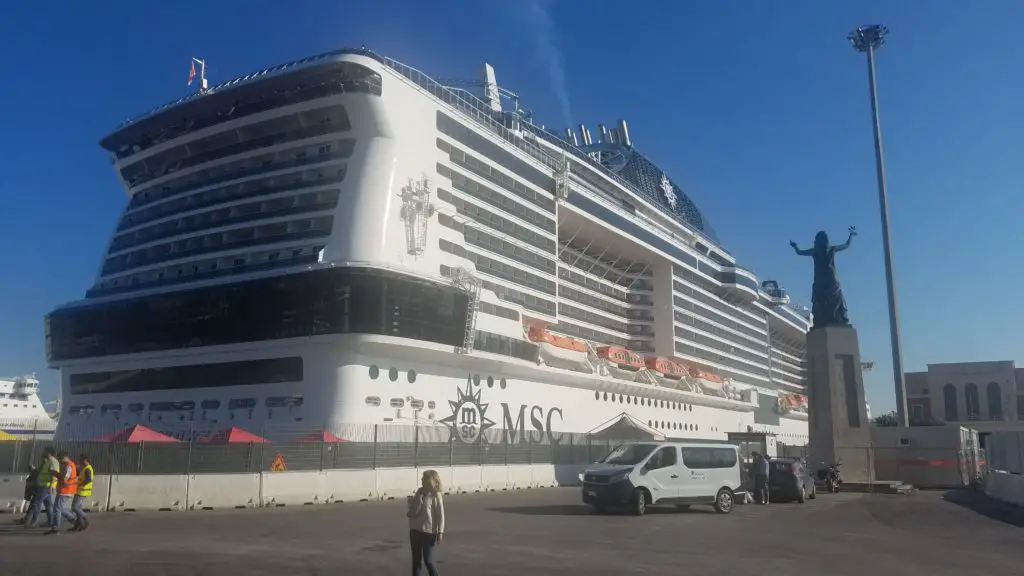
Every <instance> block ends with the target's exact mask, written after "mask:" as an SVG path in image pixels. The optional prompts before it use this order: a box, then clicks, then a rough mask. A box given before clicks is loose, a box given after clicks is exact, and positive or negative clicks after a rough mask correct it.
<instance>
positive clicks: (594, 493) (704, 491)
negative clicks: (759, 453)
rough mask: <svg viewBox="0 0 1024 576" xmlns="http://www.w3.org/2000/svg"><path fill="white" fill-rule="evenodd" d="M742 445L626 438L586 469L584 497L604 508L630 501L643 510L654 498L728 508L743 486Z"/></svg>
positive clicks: (632, 506)
mask: <svg viewBox="0 0 1024 576" xmlns="http://www.w3.org/2000/svg"><path fill="white" fill-rule="evenodd" d="M736 450H737V448H736V446H733V445H731V444H710V443H707V444H705V443H689V442H631V443H627V444H622V445H621V446H619V447H617V448H616V449H615V450H612V451H611V453H609V454H608V455H607V456H606V457H605V458H604V459H602V460H601V461H600V462H597V463H595V464H592V465H591V466H590V467H588V468H587V470H586V471H585V472H584V473H583V474H582V478H581V480H582V481H583V483H582V484H583V502H585V503H586V504H589V505H591V506H593V507H594V508H595V509H596V510H597V511H598V512H603V511H604V510H606V509H609V508H617V507H628V508H629V509H630V510H631V511H632V512H633V514H635V515H637V516H642V515H643V514H644V512H646V510H647V506H648V505H651V504H670V505H675V506H678V507H680V508H687V507H689V506H690V505H693V504H707V505H710V506H713V507H714V509H715V511H717V512H718V513H720V514H728V513H729V512H732V509H733V505H734V504H735V491H737V490H739V488H740V465H739V457H738V455H737V452H736Z"/></svg>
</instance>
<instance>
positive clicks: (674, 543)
mask: <svg viewBox="0 0 1024 576" xmlns="http://www.w3.org/2000/svg"><path fill="white" fill-rule="evenodd" d="M445 502H446V510H447V516H448V529H447V532H446V534H445V541H444V543H443V545H442V546H441V548H440V550H439V558H440V564H439V568H440V572H441V574H443V575H447V576H460V575H465V576H469V575H472V576H481V575H491V574H493V575H512V574H514V575H529V576H547V575H553V574H558V575H560V576H566V575H567V574H585V575H587V576H604V575H612V574H615V575H617V576H618V575H622V574H646V575H658V574H666V575H667V574H672V575H678V574H680V573H685V574H694V575H701V576H715V575H719V574H722V575H725V574H728V575H729V576H744V575H756V576H766V575H772V574H785V575H787V576H794V575H804V574H806V575H814V576H822V575H825V576H843V575H857V576H862V575H864V574H899V575H900V576H916V575H921V576H925V575H927V576H944V575H956V576H964V575H969V574H995V575H1001V574H1006V575H1009V574H1014V573H1018V574H1019V573H1020V570H1021V566H1024V547H1022V546H1021V545H1020V542H1021V537H1022V536H1024V531H1022V528H1021V527H1020V526H1021V525H1024V521H1022V515H1021V514H1019V513H1015V512H1011V511H1007V510H1006V509H1004V508H1002V507H1000V506H995V505H993V504H991V503H989V502H987V501H986V500H985V498H984V496H982V495H978V494H974V493H943V492H921V493H918V494H914V495H911V496H883V495H871V494H819V497H818V499H817V500H813V501H808V502H806V503H805V504H795V503H794V504H781V503H780V504H771V505H768V506H758V505H753V504H749V505H745V506H737V507H736V510H735V511H734V512H733V513H732V514H729V515H719V514H715V513H714V512H712V511H711V510H710V509H704V508H701V507H694V508H693V509H691V510H689V511H679V510H676V509H674V508H666V509H658V508H651V509H650V510H649V512H648V514H647V515H646V516H644V517H641V518H636V517H632V516H628V515H624V514H623V515H597V514H595V513H594V512H592V511H591V510H590V509H589V508H588V507H585V506H583V505H581V504H580V503H579V489H578V488H575V489H573V488H551V489H539V490H523V491H516V492H498V493H487V494H466V495H452V496H449V497H448V498H446V500H445ZM92 517H93V523H92V527H91V528H90V529H89V530H88V531H87V532H84V533H81V534H72V533H62V534H59V535H56V536H45V535H43V530H42V529H38V530H35V531H26V530H24V529H23V528H20V527H17V526H15V525H14V524H13V522H12V520H13V519H12V518H11V517H10V516H0V522H2V524H0V565H3V566H5V567H6V568H5V570H4V573H5V574H17V575H19V576H33V575H36V574H39V575H43V574H45V575H46V576H59V575H64V574H67V575H72V574H74V575H75V576H82V575H83V574H103V575H104V576H119V575H128V574H132V575H137V574H146V575H147V576H162V575H186V574H187V575H196V574H204V575H205V574H210V575H216V576H225V575H228V576H231V575H232V574H243V573H244V574H245V575H246V576H258V575H263V574H274V575H276V576H299V575H305V574H332V575H333V574H345V575H353V576H358V575H364V574H365V575H367V576H370V575H374V576H376V575H384V574H408V573H409V572H410V566H409V551H408V531H407V525H406V519H405V503H404V502H402V501H389V502H364V503H346V504H326V505H319V506H304V507H289V508H272V509H256V510H228V511H205V512H187V513H182V512H154V513H131V512H111V513H104V514H94V515H93V516H92Z"/></svg>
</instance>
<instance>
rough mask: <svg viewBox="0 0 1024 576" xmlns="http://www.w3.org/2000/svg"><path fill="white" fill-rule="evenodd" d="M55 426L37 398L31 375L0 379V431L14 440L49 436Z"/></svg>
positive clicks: (36, 387)
mask: <svg viewBox="0 0 1024 576" xmlns="http://www.w3.org/2000/svg"><path fill="white" fill-rule="evenodd" d="M56 427H57V422H56V420H55V419H54V418H53V417H51V416H50V414H48V413H47V412H46V407H45V406H44V405H43V402H42V400H40V399H39V380H38V379H36V376H35V374H27V375H24V376H9V377H5V376H0V432H3V433H4V434H9V435H12V436H15V437H17V438H32V437H36V438H43V437H47V436H51V435H53V431H54V429H55V428H56ZM0 436H3V434H0Z"/></svg>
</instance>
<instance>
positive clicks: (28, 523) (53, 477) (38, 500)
mask: <svg viewBox="0 0 1024 576" xmlns="http://www.w3.org/2000/svg"><path fill="white" fill-rule="evenodd" d="M59 476H60V463H59V462H58V461H57V457H56V451H55V450H54V449H53V448H52V447H47V448H46V449H45V450H43V457H42V459H41V460H40V461H39V476H38V477H37V479H36V485H37V486H38V488H37V489H36V497H35V498H34V499H33V500H32V505H31V506H29V508H28V514H26V516H25V528H35V527H36V524H37V523H39V510H40V508H42V507H43V506H44V505H45V506H46V515H47V516H48V517H49V520H50V522H49V524H50V525H51V526H52V525H53V517H54V516H55V515H56V510H54V498H55V497H56V496H57V480H58V477H59Z"/></svg>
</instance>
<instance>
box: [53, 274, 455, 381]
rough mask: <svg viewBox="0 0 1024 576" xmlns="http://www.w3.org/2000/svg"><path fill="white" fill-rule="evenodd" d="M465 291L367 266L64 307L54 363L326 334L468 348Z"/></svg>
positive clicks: (56, 318)
mask: <svg viewBox="0 0 1024 576" xmlns="http://www.w3.org/2000/svg"><path fill="white" fill-rule="evenodd" d="M467 300H468V297H467V295H466V294H465V293H464V292H462V291H460V290H458V289H456V288H455V287H453V286H449V285H445V284H436V283H433V282H429V281H426V280H421V279H417V278H413V277H409V276H402V275H398V274H395V273H391V272H385V271H381V270H373V269H362V268H330V269H321V270H315V271H312V272H303V273H300V274H291V275H287V276H275V277H272V278H261V279H258V280H251V281H248V282H238V283H233V284H226V285H219V286H211V287H206V288H197V289H192V290H185V291H180V292H173V293H168V294H157V295H152V296H144V297H139V298H132V299H125V300H117V301H114V302H105V303H100V304H93V305H88V306H82V307H75V308H68V309H63V310H57V311H55V312H53V313H51V314H50V315H49V316H47V319H46V339H47V357H48V358H49V360H51V361H59V360H69V359H75V358H93V357H99V356H108V355H116V354H134V353H139V352H151V351H158V350H174V349H181V348H194V347H200V346H214V345H224V344H237V343H243V342H259V341H264V340H276V339H282V338H298V337H309V336H314V335H319V334H342V333H364V334H386V335H389V336H397V337H401V338H412V339H416V340H425V341H428V342H436V343H439V344H444V345H449V346H461V345H462V343H463V336H464V334H465V331H466V304H467Z"/></svg>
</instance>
